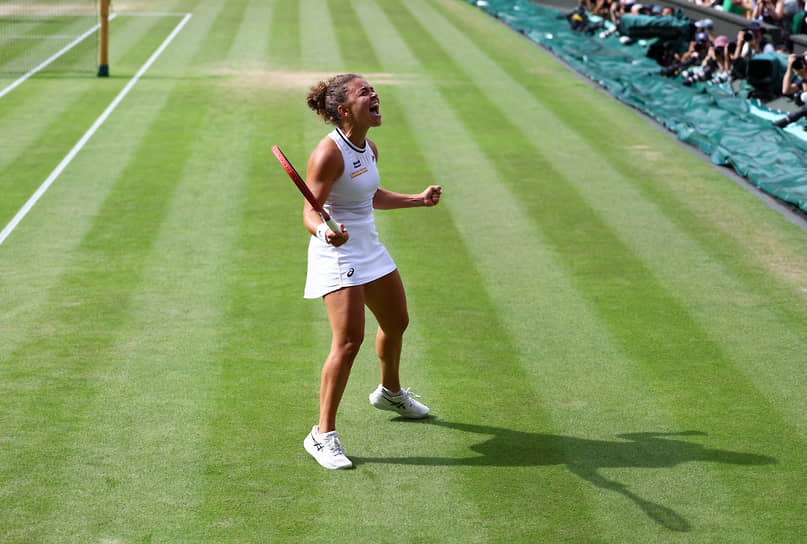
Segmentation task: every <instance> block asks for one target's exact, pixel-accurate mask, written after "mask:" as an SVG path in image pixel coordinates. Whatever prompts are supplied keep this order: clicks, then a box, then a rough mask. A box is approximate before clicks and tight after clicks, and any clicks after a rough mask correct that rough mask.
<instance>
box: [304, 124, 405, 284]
mask: <svg viewBox="0 0 807 544" xmlns="http://www.w3.org/2000/svg"><path fill="white" fill-rule="evenodd" d="M328 136H329V137H330V138H331V139H332V140H333V141H334V142H335V143H336V146H337V147H338V148H339V151H341V152H342V160H343V161H344V163H345V168H344V170H343V172H342V175H341V176H340V177H339V178H338V179H337V180H336V181H334V182H333V186H332V187H331V192H330V194H329V195H328V200H327V201H326V202H324V203H323V205H322V207H323V208H325V211H327V212H328V213H329V214H330V216H331V217H332V218H333V219H334V221H336V222H337V223H344V225H345V228H346V229H347V232H348V235H349V238H348V241H347V242H345V243H344V244H342V245H341V246H339V247H334V246H332V245H330V244H326V243H325V242H323V241H321V240H320V239H319V238H317V237H316V236H311V240H310V241H309V243H308V274H307V276H306V282H305V293H304V297H305V298H319V297H321V296H324V295H327V294H328V293H330V292H332V291H336V290H338V289H341V288H343V287H348V286H351V285H364V284H365V283H369V282H371V281H373V280H376V279H378V278H380V277H382V276H385V275H387V274H389V273H390V272H392V271H393V270H395V268H396V266H395V262H393V260H392V257H391V256H390V254H389V252H387V248H385V247H384V244H382V243H381V242H380V241H379V239H378V232H377V231H376V228H375V217H374V216H373V196H375V193H376V191H377V190H378V187H379V176H378V168H377V167H376V157H375V154H374V153H373V150H372V148H371V147H370V146H369V145H368V144H367V143H366V142H365V144H364V147H363V148H359V147H356V146H355V145H353V143H351V142H350V140H348V139H347V136H345V134H344V133H343V132H342V131H341V130H340V129H338V128H337V129H334V130H333V131H332V132H331V133H330V134H328Z"/></svg>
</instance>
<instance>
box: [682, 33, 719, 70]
mask: <svg viewBox="0 0 807 544" xmlns="http://www.w3.org/2000/svg"><path fill="white" fill-rule="evenodd" d="M711 47H712V43H711V41H710V40H709V35H708V34H706V32H698V33H697V34H695V39H694V40H693V41H691V42H689V49H687V51H686V53H684V54H683V55H682V56H681V62H688V63H689V64H701V63H702V62H703V61H704V60H705V59H706V55H707V54H708V53H709V50H710V49H711Z"/></svg>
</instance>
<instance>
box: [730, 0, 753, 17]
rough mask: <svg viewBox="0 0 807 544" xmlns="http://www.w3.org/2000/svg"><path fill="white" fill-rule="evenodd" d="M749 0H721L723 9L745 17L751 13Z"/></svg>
mask: <svg viewBox="0 0 807 544" xmlns="http://www.w3.org/2000/svg"><path fill="white" fill-rule="evenodd" d="M752 7H753V6H752V4H751V0H723V11H725V12H726V13H734V14H736V15H742V16H743V17H747V16H748V15H750V14H751V9H752Z"/></svg>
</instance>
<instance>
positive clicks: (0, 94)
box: [0, 14, 117, 98]
mask: <svg viewBox="0 0 807 544" xmlns="http://www.w3.org/2000/svg"><path fill="white" fill-rule="evenodd" d="M116 15H117V14H112V15H110V16H109V20H110V21H111V20H112V19H114V18H115V17H116ZM100 26H101V23H98V24H97V25H95V26H94V27H92V28H91V29H89V30H88V31H87V32H85V33H84V34H82V35H81V36H79V37H78V38H76V39H75V40H73V41H72V42H70V43H69V44H67V45H65V46H64V47H62V49H61V50H59V52H57V53H54V54H53V56H51V57H50V58H49V59H47V60H46V61H44V62H43V63H42V64H40V65H39V66H37V67H36V68H34V69H33V70H31V71H30V72H28V73H27V74H25V75H24V76H22V77H20V78H19V79H18V80H17V81H15V82H14V83H12V84H11V85H9V86H8V87H6V88H5V89H3V90H2V91H0V98H3V97H4V96H5V95H7V94H8V93H10V92H11V91H13V90H14V89H15V88H17V87H19V86H20V85H22V82H23V81H25V80H26V79H28V78H29V77H31V76H32V75H34V74H35V73H37V72H39V71H40V70H42V69H43V68H45V67H46V66H47V65H48V64H50V63H51V62H53V61H54V60H56V59H58V58H59V57H61V56H62V55H64V54H65V53H67V52H68V51H70V50H71V49H73V48H74V47H75V46H76V45H78V44H79V43H81V42H82V41H84V40H85V39H86V38H87V37H88V36H91V35H92V34H93V33H94V32H95V31H96V30H98V27H100Z"/></svg>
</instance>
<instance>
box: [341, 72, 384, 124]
mask: <svg viewBox="0 0 807 544" xmlns="http://www.w3.org/2000/svg"><path fill="white" fill-rule="evenodd" d="M347 90H348V92H347V101H346V102H345V103H344V104H343V105H341V106H339V107H340V112H341V113H342V117H343V118H344V119H345V120H346V121H347V122H349V123H351V124H359V125H367V126H368V127H377V126H380V125H381V110H380V107H379V99H378V94H377V93H376V92H375V89H373V88H372V87H371V86H370V84H369V83H367V81H366V80H365V79H363V78H356V79H352V80H351V81H350V82H348V84H347Z"/></svg>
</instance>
